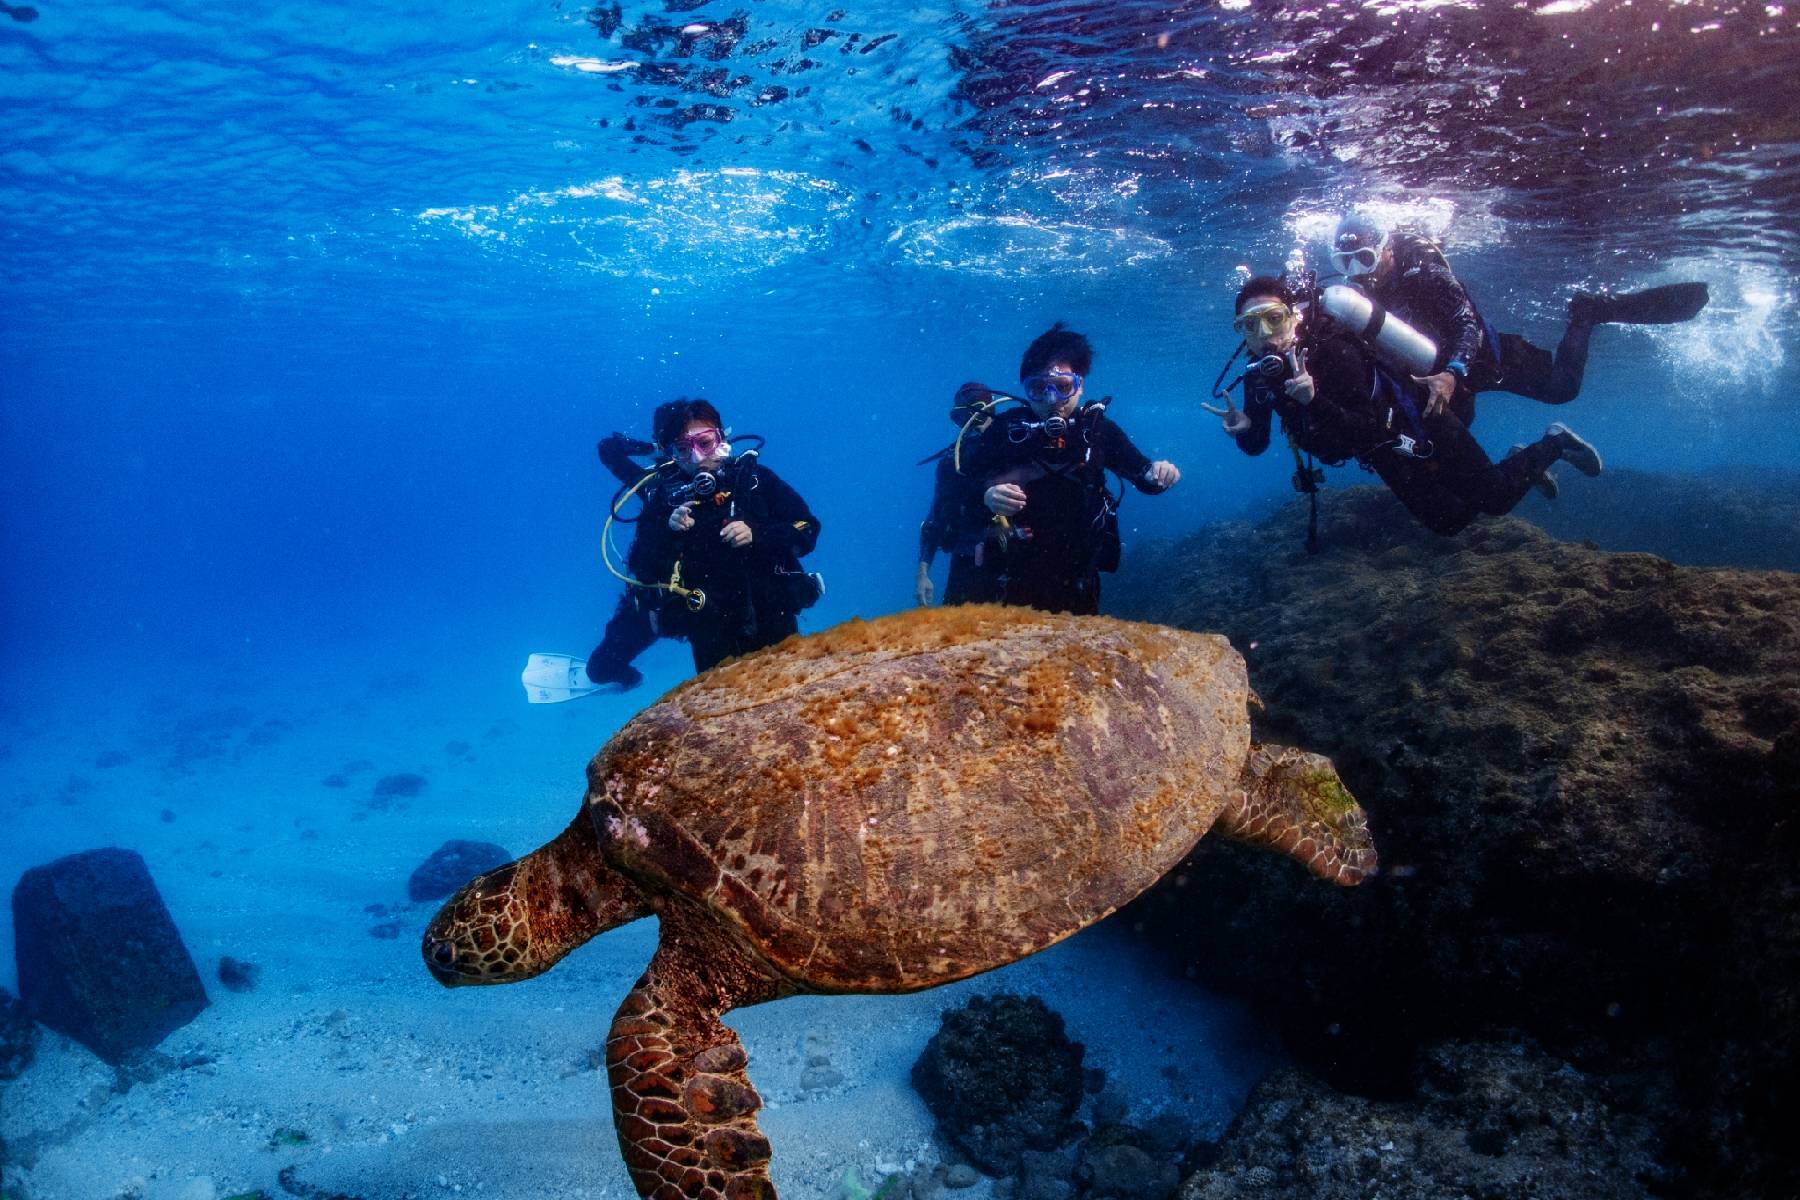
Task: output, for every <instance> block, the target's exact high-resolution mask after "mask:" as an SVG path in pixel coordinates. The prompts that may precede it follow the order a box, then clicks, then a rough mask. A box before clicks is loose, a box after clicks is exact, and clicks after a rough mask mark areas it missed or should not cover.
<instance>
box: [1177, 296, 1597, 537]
mask: <svg viewBox="0 0 1800 1200" xmlns="http://www.w3.org/2000/svg"><path fill="white" fill-rule="evenodd" d="M1311 315H1312V314H1302V313H1301V312H1300V311H1299V310H1298V308H1297V306H1296V298H1295V297H1294V296H1293V295H1292V294H1291V293H1290V292H1289V290H1288V287H1287V285H1286V284H1285V283H1283V282H1282V281H1281V280H1280V279H1277V278H1275V277H1273V276H1267V275H1265V276H1259V277H1257V278H1255V279H1252V280H1250V282H1248V283H1246V284H1245V285H1244V287H1243V288H1242V290H1240V291H1239V292H1238V296H1237V308H1236V317H1235V319H1234V320H1233V322H1232V326H1233V328H1234V329H1235V330H1236V331H1237V333H1238V334H1239V335H1241V336H1242V337H1243V339H1244V344H1245V347H1246V348H1247V349H1248V350H1249V357H1250V361H1251V363H1252V364H1259V362H1266V361H1268V360H1269V359H1270V358H1273V359H1274V360H1275V364H1274V365H1272V366H1271V367H1269V368H1268V369H1266V370H1264V369H1258V367H1257V366H1256V365H1253V366H1252V368H1251V369H1250V370H1248V371H1246V372H1245V373H1244V376H1243V380H1244V407H1243V408H1242V409H1239V408H1236V407H1235V406H1233V405H1232V403H1231V401H1230V399H1229V398H1227V399H1226V403H1225V407H1224V408H1223V409H1218V408H1213V407H1212V406H1211V405H1207V406H1206V408H1207V410H1208V411H1210V412H1213V413H1216V414H1218V415H1219V416H1220V417H1222V418H1223V420H1224V427H1225V432H1226V433H1228V434H1230V435H1231V436H1232V438H1233V439H1234V440H1235V441H1236V442H1237V444H1238V448H1239V449H1240V450H1242V451H1243V452H1244V453H1246V454H1252V455H1255V454H1261V453H1262V452H1263V451H1264V450H1266V449H1268V446H1269V432H1270V422H1271V419H1272V417H1274V416H1279V417H1280V418H1281V424H1282V428H1283V429H1284V430H1285V431H1286V433H1287V434H1288V436H1289V437H1290V438H1291V439H1292V440H1293V442H1294V444H1295V445H1296V446H1297V447H1298V448H1299V449H1300V450H1303V451H1306V452H1308V453H1310V454H1313V455H1315V456H1316V457H1317V458H1319V459H1320V460H1321V461H1323V462H1326V463H1329V464H1331V465H1333V466H1337V465H1340V464H1342V463H1344V462H1346V461H1348V460H1350V459H1352V458H1354V459H1356V460H1357V462H1359V463H1360V464H1362V465H1363V466H1364V467H1366V468H1367V469H1369V470H1371V471H1374V472H1375V473H1376V474H1377V475H1379V476H1380V477H1381V480H1382V482H1383V483H1385V484H1387V486H1388V489H1389V490H1390V491H1392V492H1393V493H1394V495H1395V496H1397V497H1398V498H1399V500H1400V502H1401V503H1402V504H1404V505H1405V506H1406V509H1407V511H1408V512H1410V513H1412V515H1413V516H1414V517H1415V518H1417V519H1418V521H1419V523H1420V524H1421V525H1424V526H1425V527H1426V528H1427V529H1429V530H1431V531H1432V532H1433V533H1439V534H1453V533H1457V532H1459V531H1461V530H1462V529H1463V528H1464V527H1466V526H1467V525H1468V524H1469V522H1471V521H1473V520H1474V519H1475V518H1476V517H1477V516H1479V515H1480V514H1482V513H1487V514H1489V515H1492V516H1500V515H1501V514H1503V513H1507V512H1510V511H1511V510H1512V508H1513V506H1514V505H1516V504H1517V503H1518V502H1519V500H1520V499H1521V498H1522V497H1523V496H1524V495H1525V492H1526V491H1527V490H1528V489H1529V488H1531V487H1533V486H1536V487H1538V488H1540V489H1542V490H1543V491H1544V492H1545V493H1546V494H1547V495H1550V494H1554V488H1555V485H1554V481H1553V480H1551V479H1550V478H1549V476H1548V471H1549V468H1550V465H1551V464H1552V463H1555V462H1558V461H1564V462H1568V463H1571V464H1573V465H1574V467H1575V469H1576V470H1578V471H1580V472H1581V473H1582V474H1584V475H1598V474H1599V473H1600V455H1599V454H1598V453H1597V452H1595V450H1594V448H1593V447H1592V446H1590V445H1588V443H1587V442H1585V441H1583V440H1582V439H1581V438H1580V437H1578V436H1576V434H1575V433H1574V432H1573V431H1571V430H1570V429H1569V428H1568V427H1567V426H1564V425H1562V424H1554V425H1551V426H1550V428H1549V429H1547V430H1545V431H1544V436H1543V437H1542V438H1540V439H1538V440H1537V441H1536V442H1533V443H1532V444H1531V445H1529V446H1521V447H1515V448H1514V450H1513V452H1512V453H1510V454H1508V455H1507V456H1506V457H1505V458H1504V459H1502V460H1501V461H1500V462H1498V463H1495V462H1492V461H1490V460H1489V458H1488V456H1487V454H1486V452H1484V451H1483V450H1482V448H1481V444H1480V443H1479V442H1477V441H1476V440H1475V438H1474V437H1473V435H1471V434H1470V433H1469V430H1468V427H1467V426H1466V425H1464V424H1463V422H1462V421H1461V420H1460V419H1459V418H1458V417H1457V416H1456V415H1455V413H1454V412H1447V411H1439V412H1427V411H1426V410H1425V408H1424V404H1423V401H1424V387H1423V386H1422V385H1421V384H1420V383H1417V382H1414V381H1412V380H1409V379H1406V378H1404V377H1401V376H1398V375H1395V374H1393V373H1391V372H1389V370H1388V369H1387V368H1386V367H1384V366H1381V365H1379V364H1378V363H1377V362H1376V360H1375V358H1374V356H1373V355H1372V354H1371V353H1370V351H1369V350H1368V348H1367V347H1366V346H1364V345H1363V343H1362V341H1361V340H1360V339H1359V338H1357V337H1356V336H1355V335H1353V334H1352V333H1350V332H1349V331H1348V330H1346V329H1344V328H1342V327H1341V326H1337V325H1335V324H1333V323H1330V322H1329V318H1325V317H1323V314H1319V320H1320V324H1319V325H1318V327H1317V328H1314V329H1310V330H1307V331H1306V334H1305V336H1304V337H1302V336H1301V323H1302V321H1303V320H1304V319H1306V318H1307V317H1310V316H1311Z"/></svg>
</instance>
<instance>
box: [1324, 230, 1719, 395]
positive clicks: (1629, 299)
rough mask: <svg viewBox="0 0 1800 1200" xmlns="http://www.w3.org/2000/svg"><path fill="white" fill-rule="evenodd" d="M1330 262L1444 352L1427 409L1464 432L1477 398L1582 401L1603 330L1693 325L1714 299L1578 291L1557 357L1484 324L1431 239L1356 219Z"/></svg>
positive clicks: (1698, 291)
mask: <svg viewBox="0 0 1800 1200" xmlns="http://www.w3.org/2000/svg"><path fill="white" fill-rule="evenodd" d="M1331 259H1332V262H1333V263H1334V264H1335V265H1336V267H1337V268H1338V270H1340V271H1342V272H1343V273H1344V275H1345V276H1346V278H1347V279H1348V280H1349V281H1350V283H1351V284H1352V285H1353V286H1354V287H1356V288H1358V289H1359V290H1361V291H1362V292H1363V293H1364V294H1365V295H1367V296H1368V297H1369V299H1371V300H1373V301H1374V302H1375V303H1377V304H1379V305H1381V306H1382V307H1383V308H1386V309H1387V310H1388V311H1390V312H1392V313H1393V314H1394V315H1395V316H1398V317H1400V318H1401V319H1402V320H1404V321H1406V322H1407V323H1408V324H1410V325H1411V326H1413V328H1415V329H1417V330H1419V331H1420V332H1421V333H1423V334H1424V335H1425V336H1426V337H1428V338H1431V339H1432V340H1433V341H1434V342H1435V343H1436V344H1437V350H1438V356H1437V361H1436V362H1435V363H1433V364H1432V370H1431V373H1430V374H1428V375H1424V376H1421V377H1420V382H1421V383H1423V384H1424V385H1425V386H1426V387H1427V388H1428V389H1429V392H1430V395H1429V397H1428V399H1427V401H1426V408H1427V409H1428V410H1429V411H1431V412H1434V413H1435V412H1441V411H1442V410H1443V409H1444V408H1445V406H1446V405H1453V406H1454V408H1453V410H1454V411H1455V412H1456V414H1457V415H1458V416H1459V417H1461V418H1462V420H1463V423H1464V424H1465V425H1466V424H1469V423H1471V422H1472V421H1473V420H1474V418H1475V401H1474V393H1476V392H1486V391H1503V392H1512V393H1514V394H1515V395H1520V396H1527V397H1529V398H1531V399H1533V400H1539V401H1542V402H1543V403H1545V404H1567V403H1568V402H1569V401H1571V400H1573V399H1574V398H1575V396H1576V393H1578V392H1580V391H1581V380H1582V376H1583V375H1584V374H1585V373H1586V371H1587V356H1588V338H1589V337H1590V336H1591V335H1592V333H1593V331H1594V326H1595V325H1604V324H1609V323H1616V324H1628V325H1672V324H1676V323H1679V322H1681V321H1688V320H1692V319H1693V317H1694V316H1695V315H1696V314H1698V313H1699V311H1700V310H1701V309H1702V308H1704V307H1705V306H1706V300H1707V290H1706V285H1705V284H1704V283H1673V284H1668V285H1666V286H1663V287H1654V288H1646V289H1645V290H1643V291H1641V292H1632V293H1629V294H1627V295H1620V296H1610V295H1604V294H1600V293H1593V292H1577V293H1576V294H1575V296H1574V298H1573V299H1571V300H1570V301H1569V327H1568V329H1567V330H1566V331H1565V332H1564V333H1563V336H1562V341H1560V342H1558V343H1557V346H1556V353H1555V354H1554V355H1552V354H1551V353H1550V351H1548V350H1545V349H1542V348H1541V347H1538V346H1534V345H1532V344H1531V343H1530V342H1528V341H1526V340H1525V339H1524V338H1523V337H1522V336H1520V335H1519V334H1516V333H1500V332H1498V331H1496V330H1495V328H1494V327H1493V326H1492V325H1491V324H1489V323H1488V322H1487V321H1486V320H1484V319H1483V318H1482V316H1481V313H1480V312H1479V311H1478V310H1477V309H1476V307H1475V301H1474V300H1472V299H1471V298H1470V297H1469V293H1468V290H1467V289H1466V288H1464V287H1463V285H1462V283H1461V282H1460V281H1459V280H1458V279H1457V278H1456V274H1455V273H1454V272H1453V271H1451V269H1450V263H1449V261H1448V260H1447V259H1445V257H1444V252H1443V251H1442V250H1441V249H1439V247H1438V245H1437V243H1436V242H1434V241H1432V240H1431V239H1430V238H1426V237H1422V236H1419V235H1417V234H1411V233H1402V232H1397V231H1395V232H1390V231H1388V230H1387V229H1385V228H1383V227H1382V225H1381V224H1380V223H1379V222H1378V221H1376V220H1375V219H1374V218H1372V217H1370V216H1368V215H1366V214H1361V213H1352V214H1351V215H1349V216H1347V217H1345V218H1344V219H1343V220H1342V221H1340V222H1339V223H1338V227H1337V232H1336V234H1335V235H1334V236H1333V238H1332V247H1331Z"/></svg>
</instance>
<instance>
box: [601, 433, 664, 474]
mask: <svg viewBox="0 0 1800 1200" xmlns="http://www.w3.org/2000/svg"><path fill="white" fill-rule="evenodd" d="M655 453H656V447H655V446H652V445H650V443H648V442H640V441H638V440H637V439H636V438H629V437H626V436H625V435H624V434H622V433H609V434H607V435H606V436H605V437H604V438H602V439H600V465H601V466H603V467H605V468H606V469H607V470H608V471H611V472H612V475H613V478H614V479H617V480H618V481H619V482H620V483H636V482H637V481H638V480H640V479H642V478H643V477H644V473H645V472H646V471H648V470H649V469H650V468H648V467H643V466H639V465H638V464H637V463H635V462H633V461H631V458H632V455H633V454H655Z"/></svg>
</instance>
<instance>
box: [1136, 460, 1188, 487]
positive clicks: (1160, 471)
mask: <svg viewBox="0 0 1800 1200" xmlns="http://www.w3.org/2000/svg"><path fill="white" fill-rule="evenodd" d="M1145 477H1146V478H1147V479H1149V480H1150V482H1151V483H1154V484H1155V485H1156V486H1157V487H1159V488H1161V489H1162V490H1163V491H1165V492H1166V491H1168V490H1169V489H1170V488H1172V487H1174V486H1175V485H1176V484H1178V483H1180V482H1181V470H1180V468H1178V467H1177V466H1176V465H1175V464H1174V463H1172V462H1169V461H1167V460H1166V459H1160V458H1159V459H1157V460H1156V461H1155V462H1153V463H1151V464H1150V470H1149V471H1148V472H1146V473H1145Z"/></svg>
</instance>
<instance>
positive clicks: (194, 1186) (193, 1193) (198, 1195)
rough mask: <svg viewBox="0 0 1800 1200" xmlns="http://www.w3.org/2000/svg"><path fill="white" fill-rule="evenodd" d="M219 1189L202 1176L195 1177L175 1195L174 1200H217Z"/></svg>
mask: <svg viewBox="0 0 1800 1200" xmlns="http://www.w3.org/2000/svg"><path fill="white" fill-rule="evenodd" d="M218 1195H219V1189H218V1188H217V1187H215V1186H213V1181H212V1180H210V1179H208V1178H207V1177H206V1176H204V1175H196V1176H195V1177H194V1178H192V1179H190V1180H188V1181H187V1182H186V1183H185V1184H183V1185H182V1187H181V1190H180V1191H178V1192H176V1193H175V1200H218Z"/></svg>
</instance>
